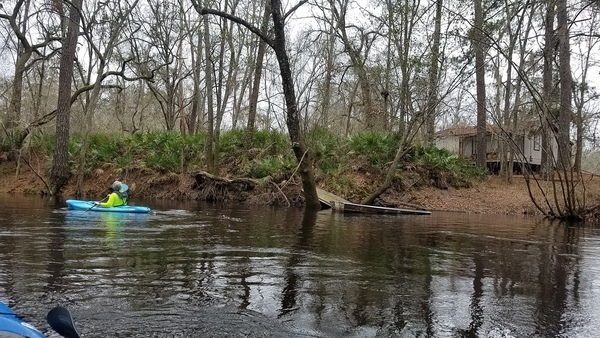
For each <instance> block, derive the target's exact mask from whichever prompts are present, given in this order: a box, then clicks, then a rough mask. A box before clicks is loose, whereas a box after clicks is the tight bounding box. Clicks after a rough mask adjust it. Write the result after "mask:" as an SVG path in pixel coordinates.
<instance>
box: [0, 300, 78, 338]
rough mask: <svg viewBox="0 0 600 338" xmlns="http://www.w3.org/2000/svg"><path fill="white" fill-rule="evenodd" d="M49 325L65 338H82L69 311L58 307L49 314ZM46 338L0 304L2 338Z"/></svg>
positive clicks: (0, 332) (0, 336) (0, 331)
mask: <svg viewBox="0 0 600 338" xmlns="http://www.w3.org/2000/svg"><path fill="white" fill-rule="evenodd" d="M47 320H48V324H49V325H50V327H51V328H52V329H53V330H54V331H56V332H57V333H58V334H60V335H61V336H63V337H65V338H81V336H80V335H79V333H77V329H76V328H75V323H74V322H73V318H72V317H71V313H70V312H69V310H67V309H66V308H64V307H62V306H57V307H55V308H54V309H52V310H50V312H48V316H47ZM23 337H27V338H46V336H45V335H44V334H43V333H41V332H40V331H38V330H37V329H36V328H35V327H33V325H31V324H29V323H27V322H25V321H23V320H21V319H20V318H19V317H18V316H17V314H16V313H15V312H14V311H13V310H12V309H11V308H9V307H8V306H6V305H5V304H4V303H3V302H0V338H23Z"/></svg>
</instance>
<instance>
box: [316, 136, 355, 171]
mask: <svg viewBox="0 0 600 338" xmlns="http://www.w3.org/2000/svg"><path fill="white" fill-rule="evenodd" d="M344 143H345V142H343V141H342V139H341V138H340V137H338V136H336V135H335V134H333V133H332V132H331V131H329V130H328V129H325V128H314V129H312V130H311V131H310V132H309V133H308V137H307V145H308V147H309V148H310V150H311V151H312V152H313V154H314V160H315V163H316V165H317V167H318V168H319V169H321V170H323V171H324V172H328V173H331V172H335V171H338V170H339V167H340V165H341V164H342V163H341V162H342V161H341V158H340V157H341V156H343V155H344V154H345V153H347V151H346V150H345V149H344V148H345V145H344Z"/></svg>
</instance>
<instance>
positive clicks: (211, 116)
mask: <svg viewBox="0 0 600 338" xmlns="http://www.w3.org/2000/svg"><path fill="white" fill-rule="evenodd" d="M207 4H208V1H207ZM203 33H204V54H205V60H206V61H205V62H206V69H205V72H204V73H205V74H206V76H205V79H204V81H205V82H206V103H207V114H208V121H207V129H208V130H207V135H206V166H207V171H208V172H209V173H214V171H215V153H214V149H213V148H214V145H213V143H214V139H213V138H214V135H215V131H214V120H215V111H214V107H213V78H212V72H213V70H212V56H211V54H210V31H209V28H208V17H204V32H203Z"/></svg>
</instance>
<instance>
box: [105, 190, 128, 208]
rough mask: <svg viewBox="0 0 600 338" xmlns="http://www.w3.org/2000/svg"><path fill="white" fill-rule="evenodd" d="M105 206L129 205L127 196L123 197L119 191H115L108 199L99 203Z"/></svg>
mask: <svg viewBox="0 0 600 338" xmlns="http://www.w3.org/2000/svg"><path fill="white" fill-rule="evenodd" d="M99 205H100V206H101V207H103V208H112V207H119V206H121V205H127V198H124V197H123V198H122V197H121V196H119V194H118V193H116V192H113V193H111V194H110V195H108V201H106V202H104V203H100V204H99Z"/></svg>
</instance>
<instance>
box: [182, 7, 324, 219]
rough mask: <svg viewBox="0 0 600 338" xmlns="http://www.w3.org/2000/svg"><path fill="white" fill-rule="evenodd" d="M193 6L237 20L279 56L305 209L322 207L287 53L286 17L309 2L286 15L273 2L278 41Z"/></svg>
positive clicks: (244, 22)
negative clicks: (302, 130) (303, 132)
mask: <svg viewBox="0 0 600 338" xmlns="http://www.w3.org/2000/svg"><path fill="white" fill-rule="evenodd" d="M192 1H193V3H194V7H195V8H196V10H197V11H198V13H200V14H202V15H206V14H213V15H217V16H220V17H224V18H227V19H228V20H231V21H234V22H236V23H238V24H241V25H243V26H244V27H246V28H248V29H249V30H250V31H252V32H253V33H254V34H257V35H258V36H260V37H261V39H262V40H264V41H265V42H266V43H267V44H268V45H269V46H270V47H271V48H273V50H274V51H275V55H276V56H277V61H278V63H279V71H280V75H281V84H282V86H283V92H284V96H285V103H286V108H287V109H286V125H287V128H288V133H289V136H290V140H291V142H292V150H293V151H294V155H295V156H296V159H297V161H298V173H299V174H300V177H301V178H302V186H303V188H304V196H305V198H306V207H307V208H310V209H314V208H320V205H321V203H320V202H319V197H318V195H317V186H316V183H315V178H314V171H313V168H312V165H313V160H312V156H311V154H310V152H308V150H307V148H306V144H305V140H304V136H303V134H302V133H301V129H300V115H299V112H298V106H297V102H296V94H295V89H294V81H293V76H292V72H291V68H290V62H289V57H288V55H287V51H286V36H285V18H286V16H287V15H289V14H290V13H291V11H295V10H296V9H297V8H298V7H299V6H301V5H302V4H304V3H305V2H306V1H301V2H300V3H298V4H297V5H296V6H294V7H293V8H292V10H291V11H290V12H288V13H283V10H282V8H281V1H279V0H271V17H272V18H273V31H274V34H275V38H274V39H273V40H272V39H270V38H269V37H267V36H265V35H264V34H263V33H262V32H261V30H260V29H259V28H257V27H255V26H252V25H251V24H249V23H248V22H247V21H245V20H243V19H241V18H238V17H236V16H233V15H230V14H228V13H225V12H221V11H217V10H213V9H208V8H203V7H201V6H200V5H199V3H198V2H196V1H195V0H192Z"/></svg>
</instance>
